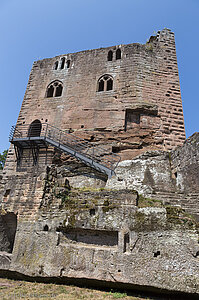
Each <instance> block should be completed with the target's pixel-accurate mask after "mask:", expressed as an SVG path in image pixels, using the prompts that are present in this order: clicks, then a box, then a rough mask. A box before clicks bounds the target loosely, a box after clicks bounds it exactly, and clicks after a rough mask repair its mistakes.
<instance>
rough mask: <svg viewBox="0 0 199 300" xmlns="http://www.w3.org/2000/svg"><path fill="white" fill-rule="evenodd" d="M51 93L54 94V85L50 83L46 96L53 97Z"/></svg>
mask: <svg viewBox="0 0 199 300" xmlns="http://www.w3.org/2000/svg"><path fill="white" fill-rule="evenodd" d="M53 94H54V86H53V85H50V86H49V88H48V90H47V98H50V97H53Z"/></svg>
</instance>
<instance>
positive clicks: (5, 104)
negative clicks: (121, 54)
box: [0, 0, 199, 152]
mask: <svg viewBox="0 0 199 300" xmlns="http://www.w3.org/2000/svg"><path fill="white" fill-rule="evenodd" d="M165 27H167V28H170V29H171V30H172V31H174V33H175V38H176V48H177V58H178V67H179V75H180V83H181V92H182V101H183V108H184V117H185V128H186V135H187V137H188V136H190V135H191V134H193V133H194V132H196V131H199V121H198V119H199V88H198V87H199V76H198V72H199V59H198V53H199V0H167V1H161V0H120V1H119V0H100V1H99V0H56V1H52V0H0V41H1V42H0V87H1V95H0V101H1V106H0V107H1V117H0V152H2V151H3V150H4V149H6V148H8V147H9V142H8V135H9V131H10V127H11V126H12V125H13V124H15V123H16V120H17V117H18V114H19V110H20V106H21V103H22V100H23V97H24V93H25V89H26V85H27V82H28V77H29V73H30V70H31V67H32V64H33V61H35V60H38V59H43V58H47V57H53V56H56V55H60V54H65V53H70V52H76V51H81V50H86V49H93V48H99V47H106V46H111V45H118V44H128V43H145V42H146V41H147V39H148V38H149V37H150V36H151V35H153V34H154V32H156V31H158V30H161V29H163V28H165Z"/></svg>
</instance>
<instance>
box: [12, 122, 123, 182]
mask: <svg viewBox="0 0 199 300" xmlns="http://www.w3.org/2000/svg"><path fill="white" fill-rule="evenodd" d="M9 141H10V142H11V143H12V144H14V147H15V153H16V157H17V162H18V164H20V161H21V158H22V155H23V149H31V151H32V157H33V162H34V164H36V163H37V158H38V153H39V149H40V148H47V147H48V146H49V145H51V146H53V147H56V148H57V149H59V150H61V151H63V152H65V153H67V154H70V155H71V156H74V157H75V158H77V159H78V160H80V161H82V162H83V163H85V164H86V165H88V166H90V167H92V168H94V169H96V170H98V171H100V172H102V173H105V174H107V175H108V177H109V178H110V177H111V176H112V175H113V174H114V170H115V168H116V167H117V165H118V163H119V161H120V156H119V155H117V154H115V153H107V150H106V149H103V148H101V147H99V146H95V145H93V144H92V143H91V142H89V141H86V140H84V139H81V138H79V137H77V136H75V135H74V134H72V133H69V131H63V130H60V129H58V128H56V127H54V126H52V125H49V124H47V123H45V124H41V123H40V122H39V121H38V120H37V122H36V123H34V122H33V123H31V124H29V125H17V126H12V128H11V131H10V135H9Z"/></svg>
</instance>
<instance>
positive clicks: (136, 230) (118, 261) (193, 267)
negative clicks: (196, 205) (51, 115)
mask: <svg viewBox="0 0 199 300" xmlns="http://www.w3.org/2000/svg"><path fill="white" fill-rule="evenodd" d="M101 192H102V194H101ZM75 193H76V194H75ZM117 193H118V194H117ZM100 194H101V195H102V197H100ZM108 194H110V195H119V194H120V191H117V192H116V191H109V192H108V191H100V190H95V191H93V190H90V191H89V190H87V191H85V190H81V189H79V190H75V191H71V196H70V194H69V195H68V196H67V197H66V198H65V201H64V202H63V203H62V207H61V208H58V207H57V208H56V205H55V202H53V201H52V202H51V203H49V204H48V208H47V207H46V206H45V207H44V206H43V207H41V208H40V210H39V213H38V219H37V221H35V222H34V223H33V222H30V221H26V222H21V223H20V224H19V226H18V230H17V234H16V241H15V246H14V250H13V254H12V260H11V264H10V267H9V270H10V271H17V272H18V273H21V274H24V275H28V276H31V277H33V278H34V277H35V278H39V277H44V278H51V277H54V278H55V277H57V278H62V280H64V279H66V280H67V279H68V278H73V279H74V280H75V279H87V280H97V281H100V282H107V283H114V284H116V283H117V286H119V285H120V284H122V283H123V284H127V285H129V286H131V288H132V287H136V288H139V287H140V288H142V290H145V289H146V290H156V291H158V290H159V292H160V291H162V290H167V291H170V292H186V293H191V294H198V293H199V290H198V284H199V279H198V273H199V264H198V253H199V246H198V234H197V224H196V223H195V221H194V219H193V218H192V217H191V216H189V215H187V214H185V213H184V212H183V211H182V210H181V209H178V208H173V207H171V206H166V207H164V206H163V204H162V203H161V202H159V201H153V200H151V199H144V198H143V197H140V198H137V197H138V196H137V193H133V192H131V193H130V194H129V201H126V200H121V201H120V202H119V203H116V201H115V197H113V198H112V199H111V198H109V197H108ZM75 195H76V198H75ZM105 195H106V197H105ZM136 199H137V200H136ZM134 201H137V206H135V205H133V204H134ZM149 205H150V207H149ZM145 206H147V207H145Z"/></svg>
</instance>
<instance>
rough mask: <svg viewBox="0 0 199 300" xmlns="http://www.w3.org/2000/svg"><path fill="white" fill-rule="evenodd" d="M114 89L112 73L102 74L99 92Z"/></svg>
mask: <svg viewBox="0 0 199 300" xmlns="http://www.w3.org/2000/svg"><path fill="white" fill-rule="evenodd" d="M112 89H113V79H112V77H111V76H110V75H104V76H102V77H101V78H100V79H99V81H98V92H102V91H110V90H112Z"/></svg>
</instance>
